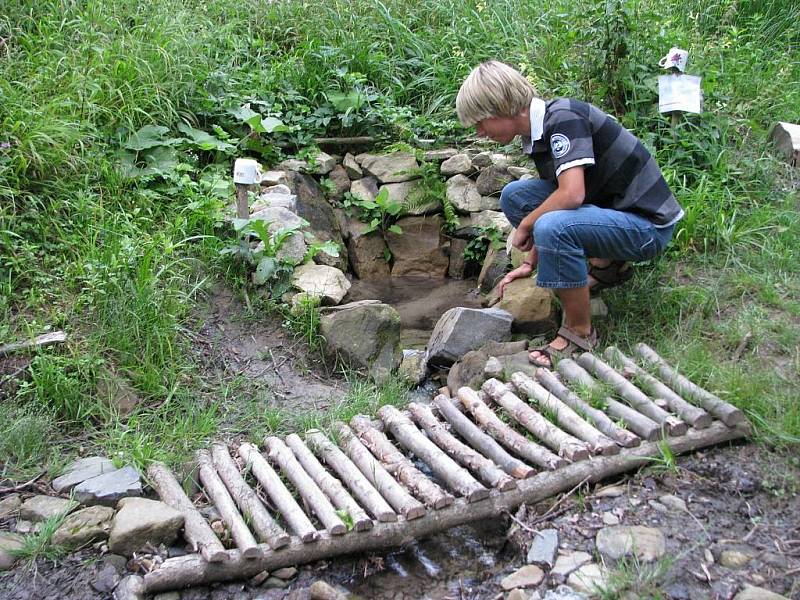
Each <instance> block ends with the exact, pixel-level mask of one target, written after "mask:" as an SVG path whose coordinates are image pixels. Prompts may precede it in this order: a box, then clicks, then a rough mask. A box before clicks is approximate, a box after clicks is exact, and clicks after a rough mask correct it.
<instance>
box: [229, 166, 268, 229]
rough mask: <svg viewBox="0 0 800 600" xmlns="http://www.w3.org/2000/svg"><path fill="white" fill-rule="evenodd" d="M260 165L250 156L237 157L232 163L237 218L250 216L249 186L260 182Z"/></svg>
mask: <svg viewBox="0 0 800 600" xmlns="http://www.w3.org/2000/svg"><path fill="white" fill-rule="evenodd" d="M261 177H262V173H261V165H260V164H259V163H258V161H257V160H254V159H252V158H237V159H236V162H235V163H234V165H233V183H234V185H236V216H237V218H239V219H247V218H249V217H250V207H249V206H248V198H247V196H248V194H249V193H250V186H252V185H258V184H259V183H261Z"/></svg>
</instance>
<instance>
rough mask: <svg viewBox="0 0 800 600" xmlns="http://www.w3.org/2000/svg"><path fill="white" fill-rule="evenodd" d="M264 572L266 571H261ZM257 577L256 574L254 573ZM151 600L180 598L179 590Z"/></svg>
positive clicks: (177, 599) (162, 594)
mask: <svg viewBox="0 0 800 600" xmlns="http://www.w3.org/2000/svg"><path fill="white" fill-rule="evenodd" d="M262 572H266V571H262ZM256 577H258V575H256ZM153 600H181V593H180V592H162V593H161V594H156V595H155V596H153Z"/></svg>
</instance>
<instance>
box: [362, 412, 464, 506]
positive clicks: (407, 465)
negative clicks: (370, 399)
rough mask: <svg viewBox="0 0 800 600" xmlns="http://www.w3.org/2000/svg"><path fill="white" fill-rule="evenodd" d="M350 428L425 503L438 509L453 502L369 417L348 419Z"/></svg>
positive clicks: (386, 467)
mask: <svg viewBox="0 0 800 600" xmlns="http://www.w3.org/2000/svg"><path fill="white" fill-rule="evenodd" d="M350 427H352V428H353V431H355V432H356V434H357V435H358V437H359V438H360V439H361V441H362V442H363V443H364V445H365V446H366V447H367V448H369V449H370V451H371V452H372V453H373V454H374V455H375V456H377V457H378V460H380V461H381V464H382V465H383V467H384V468H385V469H386V470H387V471H388V472H389V473H391V474H392V475H393V476H394V477H396V478H397V480H398V481H401V482H402V483H403V485H405V486H406V487H407V488H408V489H410V490H411V491H412V492H413V493H414V494H415V495H416V496H417V497H418V498H420V499H421V500H422V501H423V502H424V503H425V504H426V505H427V506H430V507H432V508H434V509H436V510H439V509H440V508H444V507H445V506H449V505H451V504H452V503H453V496H451V495H450V494H449V493H447V491H445V490H443V489H442V488H441V487H439V486H438V485H437V484H436V483H435V482H433V481H432V480H431V479H430V478H428V476H427V475H425V474H424V473H423V472H422V471H420V470H419V469H417V467H415V466H414V463H412V462H411V461H410V460H409V459H408V458H406V456H405V454H403V453H402V452H400V451H399V450H398V449H397V448H395V447H394V445H393V444H392V442H390V441H389V438H387V437H386V435H385V434H384V433H383V432H381V431H378V430H377V429H376V428H375V427H374V426H373V424H372V420H371V419H370V418H369V417H366V416H364V415H356V416H355V417H353V418H352V419H351V420H350Z"/></svg>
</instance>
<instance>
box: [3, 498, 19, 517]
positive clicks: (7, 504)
mask: <svg viewBox="0 0 800 600" xmlns="http://www.w3.org/2000/svg"><path fill="white" fill-rule="evenodd" d="M20 506H22V499H21V498H20V496H19V494H11V495H9V496H6V497H5V498H3V499H2V500H0V520H2V519H5V518H6V517H10V516H11V515H13V514H15V513H17V512H19V507H20Z"/></svg>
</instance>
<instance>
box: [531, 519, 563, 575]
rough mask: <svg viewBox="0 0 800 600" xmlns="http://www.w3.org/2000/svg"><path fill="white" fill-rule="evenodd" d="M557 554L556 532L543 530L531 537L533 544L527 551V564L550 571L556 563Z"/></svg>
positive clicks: (554, 530)
mask: <svg viewBox="0 0 800 600" xmlns="http://www.w3.org/2000/svg"><path fill="white" fill-rule="evenodd" d="M557 552H558V530H556V529H545V530H543V531H537V532H536V533H535V534H534V536H533V543H532V544H531V547H530V549H529V550H528V556H527V561H528V564H529V565H537V566H539V567H547V568H548V569H552V568H553V565H554V564H555V562H556V553H557Z"/></svg>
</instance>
